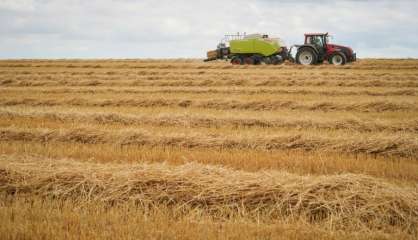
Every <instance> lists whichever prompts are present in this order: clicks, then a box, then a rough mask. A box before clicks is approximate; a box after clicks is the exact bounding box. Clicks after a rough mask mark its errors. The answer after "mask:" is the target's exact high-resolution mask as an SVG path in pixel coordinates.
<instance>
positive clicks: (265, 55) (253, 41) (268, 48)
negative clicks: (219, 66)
mask: <svg viewBox="0 0 418 240" xmlns="http://www.w3.org/2000/svg"><path fill="white" fill-rule="evenodd" d="M231 38H232V39H231ZM227 43H229V46H227ZM287 55H288V53H287V48H286V47H284V46H283V43H282V41H280V39H278V38H269V37H268V35H261V34H251V35H227V36H226V37H225V39H224V40H223V41H222V42H221V43H220V44H218V48H217V49H216V50H212V51H209V52H207V59H206V60H205V61H212V60H217V59H231V63H232V64H260V63H261V62H264V63H267V64H278V63H281V62H283V61H284V60H285V59H287Z"/></svg>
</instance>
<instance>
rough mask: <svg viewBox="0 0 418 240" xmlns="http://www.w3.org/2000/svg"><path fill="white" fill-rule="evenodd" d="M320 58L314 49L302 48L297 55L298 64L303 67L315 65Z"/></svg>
mask: <svg viewBox="0 0 418 240" xmlns="http://www.w3.org/2000/svg"><path fill="white" fill-rule="evenodd" d="M317 60H318V57H317V55H316V53H315V52H314V50H313V49H311V48H302V49H300V50H299V51H298V53H297V54H296V62H297V63H298V64H302V65H313V64H315V63H316V62H317Z"/></svg>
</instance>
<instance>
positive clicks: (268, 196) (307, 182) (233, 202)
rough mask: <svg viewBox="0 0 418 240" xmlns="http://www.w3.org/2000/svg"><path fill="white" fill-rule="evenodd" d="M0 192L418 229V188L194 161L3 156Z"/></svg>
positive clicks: (338, 224) (337, 224) (225, 214)
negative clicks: (104, 161)
mask: <svg viewBox="0 0 418 240" xmlns="http://www.w3.org/2000/svg"><path fill="white" fill-rule="evenodd" d="M0 192H3V193H7V194H17V195H21V194H22V195H24V194H27V195H34V194H35V195H40V196H45V197H48V196H49V197H54V198H57V199H67V200H68V199H69V200H74V201H79V202H80V203H83V202H89V201H103V202H108V203H112V204H118V203H123V202H127V201H134V202H137V203H138V204H140V205H149V204H151V205H158V204H165V205H169V206H172V207H176V208H184V209H189V210H190V209H200V210H203V211H205V212H208V213H210V214H212V215H213V216H216V217H228V216H229V217H230V216H231V214H232V215H234V214H235V215H245V216H248V217H251V216H253V217H256V216H260V215H261V216H264V217H268V219H270V220H274V219H286V218H292V219H305V220H308V221H310V222H312V223H321V224H322V223H325V225H326V226H332V227H335V228H342V229H347V228H359V227H366V228H369V229H384V230H387V229H391V228H398V229H402V230H403V231H407V232H410V233H416V229H417V227H418V191H417V188H413V187H411V186H398V185H395V184H392V183H389V182H387V181H385V180H382V179H376V178H372V177H369V176H365V175H358V174H339V175H329V176H304V177H303V176H298V175H293V174H289V173H285V172H276V171H268V172H256V173H250V172H244V171H236V170H231V169H228V168H225V167H220V166H208V165H201V164H196V163H189V164H186V165H181V166H170V165H166V164H134V165H132V164H94V163H87V162H76V161H73V160H52V159H46V160H42V159H36V158H24V159H18V158H15V157H13V156H12V157H10V156H9V157H5V156H3V157H1V158H0Z"/></svg>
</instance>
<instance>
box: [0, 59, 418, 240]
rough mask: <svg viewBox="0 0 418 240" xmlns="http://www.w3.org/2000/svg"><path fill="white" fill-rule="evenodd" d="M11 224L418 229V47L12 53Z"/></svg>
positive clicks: (4, 75)
mask: <svg viewBox="0 0 418 240" xmlns="http://www.w3.org/2000/svg"><path fill="white" fill-rule="evenodd" d="M0 154H1V155H0V199H1V200H0V223H1V224H0V238H1V239H63V238H68V239H103V238H109V239H199V238H203V239H417V238H418V60H377V59H367V60H359V61H358V62H356V63H354V64H350V65H345V66H342V67H335V66H331V65H328V64H325V65H321V66H313V67H304V66H299V65H293V64H290V63H286V64H283V65H279V66H271V65H257V66H247V65H246V66H233V65H230V64H229V63H227V62H213V63H203V62H201V61H200V60H20V61H17V60H16V61H12V60H8V61H5V60H4V61H0Z"/></svg>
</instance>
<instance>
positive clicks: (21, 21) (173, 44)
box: [0, 0, 418, 58]
mask: <svg viewBox="0 0 418 240" xmlns="http://www.w3.org/2000/svg"><path fill="white" fill-rule="evenodd" d="M417 10H418V3H417V2H416V1H385V0H382V1H328V0H324V1H308V0H303V1H289V0H281V1H272V0H258V1H250V0H231V1H216V0H213V1H201V0H197V1H186V0H172V1H169V0H161V1H158V2H155V1H152V0H142V1H134V0H120V1H112V0H100V1H99V0H90V1H82V0H61V1H53V0H14V1H11V0H2V1H1V2H0V36H1V38H0V58H73V57H76V58H84V57H89V58H144V57H145V58H146V57H156V58H160V57H204V55H205V51H206V50H207V49H211V48H214V47H216V45H217V43H218V42H219V40H220V39H221V38H222V36H223V35H224V34H227V33H235V32H247V33H252V32H265V33H269V34H271V35H275V36H280V37H281V38H283V39H284V40H285V42H286V43H287V44H288V45H291V44H295V43H300V42H301V41H303V33H304V32H317V31H320V32H321V31H329V32H331V33H332V34H333V35H334V36H335V40H336V41H337V42H338V43H341V44H345V45H349V46H352V47H353V48H354V49H355V50H356V51H357V52H358V55H359V56H360V57H418V50H417V48H416V46H415V45H416V43H415V42H416V40H415V39H417V38H418V30H416V29H417V28H416V26H417V25H418V18H416V17H415V15H416V13H415V12H417Z"/></svg>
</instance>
